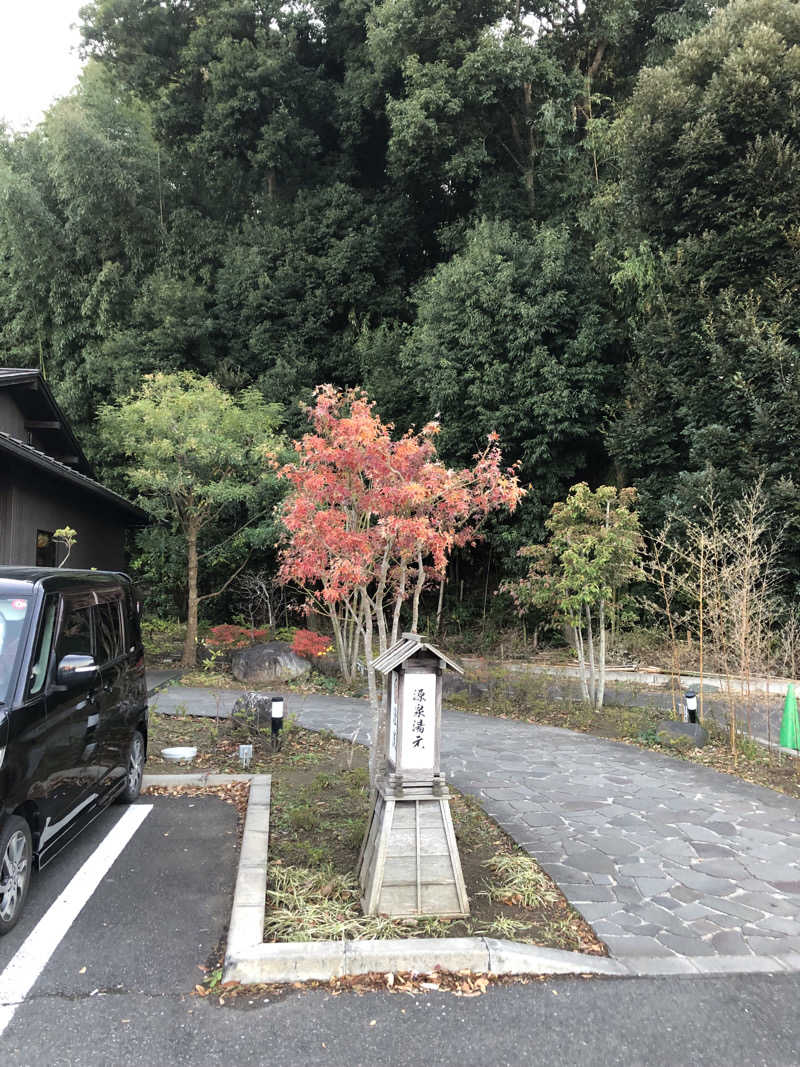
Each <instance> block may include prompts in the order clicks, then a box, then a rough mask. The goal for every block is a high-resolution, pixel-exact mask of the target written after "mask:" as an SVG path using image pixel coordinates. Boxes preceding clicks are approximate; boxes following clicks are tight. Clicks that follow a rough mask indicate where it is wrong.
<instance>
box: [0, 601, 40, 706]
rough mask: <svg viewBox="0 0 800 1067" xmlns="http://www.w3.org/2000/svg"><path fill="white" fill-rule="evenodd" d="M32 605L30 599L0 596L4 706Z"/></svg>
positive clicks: (0, 689)
mask: <svg viewBox="0 0 800 1067" xmlns="http://www.w3.org/2000/svg"><path fill="white" fill-rule="evenodd" d="M32 603H33V599H32V598H31V597H26V596H0V701H2V702H3V703H4V704H6V703H8V699H9V690H10V688H11V683H12V682H13V680H14V678H15V677H16V674H17V667H18V662H17V661H18V659H19V656H20V653H21V652H22V642H21V638H22V634H23V633H24V631H25V623H26V620H27V618H28V612H29V611H30V608H31V604H32Z"/></svg>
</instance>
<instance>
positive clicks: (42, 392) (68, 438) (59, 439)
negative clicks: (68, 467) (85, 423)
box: [0, 367, 94, 478]
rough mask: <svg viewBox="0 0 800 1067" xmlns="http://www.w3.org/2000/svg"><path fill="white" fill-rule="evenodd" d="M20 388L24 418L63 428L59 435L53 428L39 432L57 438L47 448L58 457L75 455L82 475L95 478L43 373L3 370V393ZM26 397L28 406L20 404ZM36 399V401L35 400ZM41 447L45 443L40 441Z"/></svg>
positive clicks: (18, 397) (0, 377)
mask: <svg viewBox="0 0 800 1067" xmlns="http://www.w3.org/2000/svg"><path fill="white" fill-rule="evenodd" d="M18 386H21V387H22V388H21V390H19V391H18V392H17V393H16V401H17V406H18V407H20V409H21V410H22V413H23V415H25V416H26V417H28V418H33V419H34V420H36V419H42V418H44V419H52V420H53V421H54V422H59V423H60V424H61V426H60V428H59V429H58V430H57V431H56V430H54V429H53V428H50V427H48V428H47V429H46V430H44V431H42V429H41V428H40V430H39V433H40V434H41V433H42V432H45V433H48V434H55V437H52V436H51V437H50V440H48V441H47V442H46V444H45V447H46V448H48V450H49V451H50V452H52V451H55V450H56V449H58V454H59V455H62V454H69V455H72V454H73V453H74V455H75V462H74V463H73V464H72V465H73V466H74V467H75V468H76V469H77V470H79V471H81V473H82V474H86V475H88V476H89V477H90V478H93V477H94V470H93V469H92V465H91V463H90V462H89V460H88V459H87V458H86V455H85V453H84V451H83V449H82V448H81V446H80V442H79V441H78V439H77V437H76V436H75V434H74V433H73V432H72V427H71V426H70V424H69V421H68V420H67V417H66V416H65V415H64V412H63V411H62V410H61V408H60V407H59V406H58V402H57V401H56V398H55V397H54V396H53V393H52V390H51V389H50V386H49V385H48V384H47V381H46V379H45V377H44V375H43V374H42V372H41V371H40V370H38V369H37V368H36V367H0V389H10V390H14V389H15V388H16V387H18ZM23 396H25V397H26V398H27V399H26V401H25V403H21V401H22V398H23ZM34 397H36V398H37V399H35V400H34V399H33V398H34ZM31 403H33V404H35V406H36V407H38V408H39V409H40V410H39V412H38V413H34V412H33V411H32V410H31V408H30V406H29V405H30V404H31ZM40 443H43V442H41V441H40ZM51 444H52V446H53V448H52V449H51V448H50V446H51Z"/></svg>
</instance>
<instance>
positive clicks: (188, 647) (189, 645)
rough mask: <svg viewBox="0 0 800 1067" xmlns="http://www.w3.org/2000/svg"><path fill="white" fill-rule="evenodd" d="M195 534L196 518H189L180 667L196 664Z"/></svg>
mask: <svg viewBox="0 0 800 1067" xmlns="http://www.w3.org/2000/svg"><path fill="white" fill-rule="evenodd" d="M197 534H198V523H197V520H196V519H194V518H190V519H189V526H188V529H187V531H186V549H187V566H186V584H187V587H188V592H189V603H188V607H187V612H186V640H185V641H184V643H183V658H182V659H181V666H182V667H195V666H196V665H197Z"/></svg>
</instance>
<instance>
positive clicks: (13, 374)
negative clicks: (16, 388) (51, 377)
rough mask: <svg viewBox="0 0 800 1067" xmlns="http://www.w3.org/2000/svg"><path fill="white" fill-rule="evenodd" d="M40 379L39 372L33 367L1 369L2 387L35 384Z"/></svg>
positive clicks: (0, 381)
mask: <svg viewBox="0 0 800 1067" xmlns="http://www.w3.org/2000/svg"><path fill="white" fill-rule="evenodd" d="M38 377H39V371H38V370H36V369H35V368H32V367H0V385H14V384H15V383H16V382H35V381H36V379H37V378H38Z"/></svg>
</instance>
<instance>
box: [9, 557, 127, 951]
mask: <svg viewBox="0 0 800 1067" xmlns="http://www.w3.org/2000/svg"><path fill="white" fill-rule="evenodd" d="M146 751H147V683H146V681H145V672H144V652H143V648H142V639H141V634H140V630H139V613H138V607H137V604H136V597H135V594H134V590H133V586H132V584H131V581H130V579H129V578H128V577H127V576H126V575H124V574H117V573H113V572H110V571H68V570H54V569H48V568H42V567H0V934H4V933H6V932H7V931H8V930H10V929H11V928H12V926H14V924H15V923H16V922H17V920H18V919H19V917H20V915H21V913H22V909H23V907H24V904H25V897H26V895H27V892H28V886H29V884H30V877H31V871H32V868H33V866H34V864H35V865H36V866H37V867H39V868H41V867H43V866H44V864H45V863H47V862H48V861H49V860H51V859H52V858H53V856H55V855H56V854H57V853H58V852H60V850H61V849H62V848H63V847H64V846H65V845H66V844H67V843H68V842H69V841H70V840H71V839H72V838H73V837H74V836H75V835H76V834H77V833H78V832H79V831H80V830H81V829H83V827H84V826H86V825H87V823H89V822H91V820H92V819H94V818H95V817H96V816H97V815H98V814H99V813H100V811H102V809H103V808H104V807H105V806H106V805H107V804H109V803H110V802H111V801H112V800H115V799H119V800H121V801H123V802H126V803H130V802H131V801H133V800H135V799H136V798H137V796H138V795H139V790H140V788H141V784H142V769H143V767H144V761H145V756H146Z"/></svg>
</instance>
